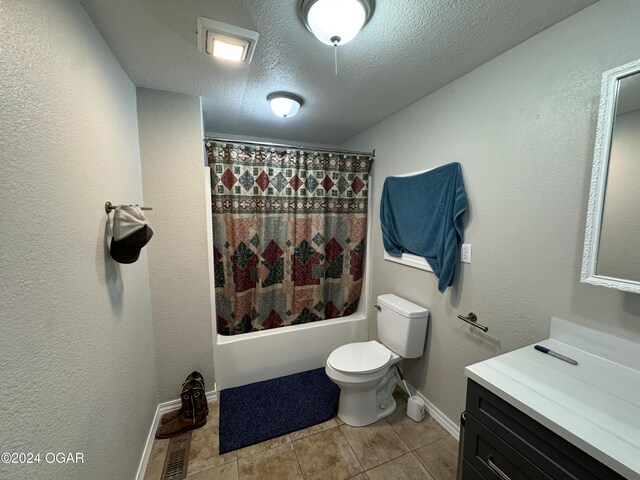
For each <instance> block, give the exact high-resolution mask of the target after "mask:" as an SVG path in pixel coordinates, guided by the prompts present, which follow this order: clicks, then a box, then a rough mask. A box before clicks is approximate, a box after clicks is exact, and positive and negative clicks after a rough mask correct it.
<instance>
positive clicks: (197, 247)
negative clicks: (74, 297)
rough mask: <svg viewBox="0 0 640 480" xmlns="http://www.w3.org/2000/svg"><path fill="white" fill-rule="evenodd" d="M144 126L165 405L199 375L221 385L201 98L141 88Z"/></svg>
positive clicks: (157, 345)
mask: <svg viewBox="0 0 640 480" xmlns="http://www.w3.org/2000/svg"><path fill="white" fill-rule="evenodd" d="M138 123H139V129H140V130H139V131H140V153H141V157H142V180H143V189H144V198H145V201H146V202H148V203H149V204H150V205H152V206H153V208H154V211H153V226H154V227H155V236H154V238H153V242H152V243H151V244H149V278H150V283H151V298H152V309H153V327H154V338H155V348H156V352H158V355H157V356H156V365H157V370H158V395H159V398H160V401H161V402H162V401H167V400H172V399H174V398H176V397H178V396H179V395H180V387H181V385H182V382H183V381H184V379H185V377H186V376H187V374H189V373H191V371H192V370H194V369H196V370H198V371H200V372H201V373H202V374H203V375H204V378H205V383H206V387H207V390H213V386H214V385H213V380H214V378H213V333H212V321H211V290H210V284H209V263H208V262H209V260H208V256H207V255H208V253H207V252H208V251H209V249H212V248H213V247H212V246H211V245H210V244H209V243H208V242H207V227H206V225H207V224H206V219H207V217H206V216H207V215H208V214H209V213H208V212H209V205H210V202H209V199H208V196H207V193H206V192H205V189H204V176H205V167H204V153H203V144H202V121H201V109H200V99H199V98H198V97H193V96H189V95H182V94H177V93H168V92H161V91H158V90H148V89H144V88H140V89H138ZM207 171H208V170H207Z"/></svg>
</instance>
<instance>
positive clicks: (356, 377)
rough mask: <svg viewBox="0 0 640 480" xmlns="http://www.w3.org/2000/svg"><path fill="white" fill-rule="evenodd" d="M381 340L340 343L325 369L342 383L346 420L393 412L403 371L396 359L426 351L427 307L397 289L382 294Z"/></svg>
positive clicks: (370, 419) (365, 421) (366, 420)
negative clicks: (412, 300)
mask: <svg viewBox="0 0 640 480" xmlns="http://www.w3.org/2000/svg"><path fill="white" fill-rule="evenodd" d="M376 309H377V322H378V337H379V338H380V341H379V342H378V341H375V340H372V341H370V342H357V343H349V344H347V345H342V346H341V347H338V348H336V349H335V350H334V351H333V352H331V354H330V355H329V358H328V359H327V364H326V367H325V372H326V373H327V376H328V377H329V378H330V379H331V380H332V381H333V383H335V384H336V385H338V386H339V387H340V404H339V406H338V416H339V417H340V419H341V420H342V421H343V422H344V423H346V424H347V425H352V426H354V427H361V426H364V425H370V424H372V423H375V422H376V421H378V420H380V419H381V418H384V417H386V416H387V415H391V414H392V413H393V411H394V410H395V409H396V401H395V399H394V398H393V395H392V394H393V390H394V389H395V387H396V385H397V384H398V381H399V380H400V377H399V375H398V371H397V369H396V367H395V365H396V364H397V363H398V362H399V361H400V360H402V359H403V358H417V357H420V356H422V354H423V352H424V344H425V339H426V336H427V322H428V320H429V310H427V309H426V308H424V307H421V306H420V305H416V304H415V303H412V302H410V301H408V300H405V299H404V298H400V297H398V296H397V295H393V294H386V295H380V296H379V297H378V302H377V305H376Z"/></svg>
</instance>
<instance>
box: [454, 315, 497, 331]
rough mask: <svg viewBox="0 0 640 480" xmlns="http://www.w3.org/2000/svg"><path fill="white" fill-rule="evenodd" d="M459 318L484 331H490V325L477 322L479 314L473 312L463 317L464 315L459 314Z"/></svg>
mask: <svg viewBox="0 0 640 480" xmlns="http://www.w3.org/2000/svg"><path fill="white" fill-rule="evenodd" d="M458 318H459V319H460V320H462V321H463V322H467V323H468V324H469V325H473V326H474V327H476V328H479V329H480V330H482V331H483V332H487V331H489V327H485V326H484V325H480V324H479V323H476V322H477V321H478V316H477V315H476V314H475V313H473V312H471V313H469V315H467V316H466V317H463V316H462V315H458Z"/></svg>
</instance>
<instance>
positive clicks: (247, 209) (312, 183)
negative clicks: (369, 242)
mask: <svg viewBox="0 0 640 480" xmlns="http://www.w3.org/2000/svg"><path fill="white" fill-rule="evenodd" d="M205 146H206V153H207V160H208V163H209V166H210V167H211V208H212V215H213V257H214V279H215V302H216V317H217V318H216V320H217V325H218V333H220V334H222V335H235V334H240V333H248V332H254V331H260V330H266V329H270V328H276V327H282V326H285V325H295V324H302V323H308V322H315V321H319V320H324V319H329V318H337V317H342V316H347V315H350V314H351V313H353V312H355V311H356V309H357V308H358V301H359V299H360V292H361V289H362V275H363V266H364V254H365V240H366V234H367V194H368V180H369V170H370V169H371V164H372V162H373V159H372V158H371V157H370V156H366V155H342V154H340V155H337V154H331V153H323V152H315V151H303V150H287V149H280V148H274V147H271V146H266V145H265V146H249V145H243V144H241V143H238V144H231V143H219V142H214V141H206V143H205Z"/></svg>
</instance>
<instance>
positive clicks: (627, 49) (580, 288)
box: [344, 0, 640, 421]
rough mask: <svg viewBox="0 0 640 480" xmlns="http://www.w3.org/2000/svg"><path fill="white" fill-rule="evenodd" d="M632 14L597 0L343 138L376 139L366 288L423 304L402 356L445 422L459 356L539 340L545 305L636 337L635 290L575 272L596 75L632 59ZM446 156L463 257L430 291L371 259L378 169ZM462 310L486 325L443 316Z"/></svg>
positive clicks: (455, 396)
mask: <svg viewBox="0 0 640 480" xmlns="http://www.w3.org/2000/svg"><path fill="white" fill-rule="evenodd" d="M638 25H640V3H639V2H637V1H630V0H627V1H622V0H602V1H600V2H598V3H596V4H595V5H593V6H591V7H589V8H587V9H585V10H583V11H581V12H579V13H578V14H576V15H574V16H572V17H570V18H568V19H566V20H565V21H563V22H561V23H559V24H557V25H555V26H554V27H551V28H549V29H548V30H546V31H544V32H542V33H540V34H539V35H537V36H535V37H533V38H532V39H530V40H528V41H526V42H524V43H522V44H521V45H519V46H517V47H515V48H513V49H512V50H510V51H508V52H506V53H504V54H503V55H501V56H499V57H497V58H496V59H494V60H492V61H491V62H489V63H487V64H485V65H483V66H482V67H480V68H478V69H476V70H475V71H473V72H471V73H469V74H468V75H466V76H464V77H462V78H460V79H458V80H456V81H454V82H452V83H451V84H449V85H447V86H445V87H443V88H442V89H440V90H439V91H437V92H435V93H433V94H431V95H429V96H428V97H426V98H424V99H422V100H420V101H419V102H417V103H415V104H413V105H411V106H410V107H408V108H406V109H404V110H402V111H400V112H399V113H397V114H395V115H394V116H392V117H390V118H388V119H386V120H384V121H383V122H381V123H379V124H378V125H376V126H374V127H372V128H370V129H368V130H366V131H365V132H363V133H362V134H360V135H358V136H356V137H355V138H353V139H351V140H350V141H348V142H346V143H345V145H344V146H345V147H347V148H353V149H359V150H367V149H371V148H376V149H377V156H376V160H375V162H374V170H373V175H374V182H375V183H374V192H375V199H374V204H375V208H374V211H373V215H374V219H375V223H374V226H373V231H374V235H373V242H372V243H373V244H372V245H371V247H370V249H369V251H370V253H371V255H372V256H373V258H372V260H373V262H372V264H373V272H372V295H373V297H374V298H375V296H376V295H379V294H382V293H396V294H398V295H401V296H404V297H406V298H408V299H409V300H411V301H414V302H416V303H418V304H421V305H424V306H426V307H428V308H429V309H430V311H431V324H430V328H429V338H428V341H427V351H426V355H425V356H424V358H422V359H420V360H416V361H407V362H405V366H406V367H407V373H408V379H409V381H410V382H411V383H412V384H414V385H415V386H416V387H418V388H419V390H420V391H421V392H422V393H423V394H424V395H425V396H426V397H427V398H429V399H430V400H431V401H432V402H433V403H434V404H435V405H436V406H437V407H438V408H440V409H441V410H442V411H443V412H444V413H445V414H446V415H447V416H449V418H451V419H452V420H454V421H457V419H458V416H459V414H460V412H461V411H462V410H463V408H464V403H465V377H464V367H465V366H466V365H469V364H472V363H475V362H478V361H481V360H483V359H486V358H488V357H491V356H494V355H498V354H500V353H503V352H507V351H510V350H513V349H516V348H519V347H522V346H525V345H527V344H530V343H534V342H536V341H538V340H540V339H543V338H546V337H547V336H548V328H549V319H550V316H551V315H558V316H560V317H562V318H566V319H569V320H574V321H576V322H578V323H581V324H583V325H586V326H589V327H592V328H595V329H598V330H602V331H606V332H610V333H613V334H617V335H622V336H625V337H629V338H632V339H635V340H640V295H634V294H630V293H622V292H619V291H615V290H610V289H606V288H603V287H597V286H593V285H587V284H582V283H580V282H579V277H580V266H581V259H582V245H583V241H584V225H585V214H586V208H587V196H588V191H589V181H590V178H591V164H592V158H593V147H594V139H595V125H596V119H597V109H598V99H599V92H600V79H601V75H602V72H603V71H604V70H608V69H610V68H612V67H615V66H617V65H622V64H624V63H627V62H629V61H631V60H635V59H637V58H638V57H640V53H639V52H640V30H638ZM416 61H419V60H416ZM452 161H458V162H460V163H461V164H462V171H463V176H464V181H465V185H466V189H467V193H468V196H469V201H470V211H469V212H468V214H467V218H466V226H467V229H466V232H465V241H466V242H468V243H471V244H472V245H473V263H471V264H470V265H463V266H462V268H460V269H459V271H458V273H457V278H456V281H455V285H454V287H453V288H450V289H448V290H447V291H446V292H445V294H444V295H441V294H440V293H438V291H437V289H436V283H437V282H436V278H435V276H434V275H433V274H432V273H428V272H424V271H421V270H416V269H413V268H410V267H406V266H402V265H398V264H395V263H391V262H385V261H384V260H383V259H382V254H383V248H382V241H381V235H380V223H379V220H378V219H379V209H378V206H379V203H380V192H381V191H382V184H383V181H384V178H385V177H386V176H388V175H395V174H401V173H406V172H411V171H416V170H420V169H425V168H430V167H434V166H437V165H441V164H444V163H447V162H452ZM471 311H473V312H475V313H476V314H477V315H478V317H479V322H480V323H483V324H486V325H488V326H489V332H488V333H487V334H486V335H484V334H482V332H480V331H478V330H477V329H474V328H473V327H470V326H467V325H466V324H464V323H463V322H461V321H460V320H458V319H457V318H456V315H458V314H463V315H466V314H467V313H468V312H471ZM370 327H371V335H372V336H373V337H374V338H375V335H376V329H375V324H374V323H373V322H372V323H370Z"/></svg>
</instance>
